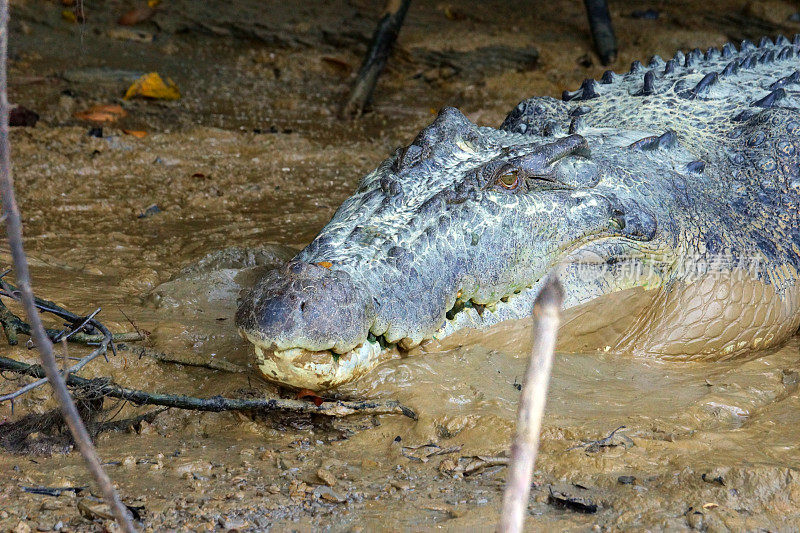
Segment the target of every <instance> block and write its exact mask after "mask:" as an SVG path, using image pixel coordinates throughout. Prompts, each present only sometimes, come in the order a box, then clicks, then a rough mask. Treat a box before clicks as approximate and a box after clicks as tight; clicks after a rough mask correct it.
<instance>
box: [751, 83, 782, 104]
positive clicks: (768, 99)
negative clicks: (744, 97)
mask: <svg viewBox="0 0 800 533" xmlns="http://www.w3.org/2000/svg"><path fill="white" fill-rule="evenodd" d="M785 96H786V89H783V88H780V89H775V90H774V91H772V92H771V93H769V94H768V95H767V96H765V97H764V98H761V99H760V100H756V101H755V102H753V103H752V104H750V105H751V106H753V107H763V108H769V107H772V106H774V105H775V104H776V103H777V102H778V100H780V99H782V98H784V97H785Z"/></svg>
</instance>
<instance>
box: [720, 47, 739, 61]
mask: <svg viewBox="0 0 800 533" xmlns="http://www.w3.org/2000/svg"><path fill="white" fill-rule="evenodd" d="M734 54H736V47H735V46H733V45H732V44H731V43H725V46H723V47H722V57H724V58H725V59H729V58H731V57H733V56H734Z"/></svg>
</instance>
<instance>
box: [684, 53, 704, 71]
mask: <svg viewBox="0 0 800 533" xmlns="http://www.w3.org/2000/svg"><path fill="white" fill-rule="evenodd" d="M701 59H703V52H701V51H700V49H699V48H695V49H694V50H692V51H691V52H689V53H688V54H686V62H685V64H684V66H685V67H687V68H688V67H693V66H694V65H696V64H697V63H699V62H700V60H701Z"/></svg>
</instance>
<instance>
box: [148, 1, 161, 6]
mask: <svg viewBox="0 0 800 533" xmlns="http://www.w3.org/2000/svg"><path fill="white" fill-rule="evenodd" d="M160 3H161V0H147V7H156V6H157V5H158V4H160Z"/></svg>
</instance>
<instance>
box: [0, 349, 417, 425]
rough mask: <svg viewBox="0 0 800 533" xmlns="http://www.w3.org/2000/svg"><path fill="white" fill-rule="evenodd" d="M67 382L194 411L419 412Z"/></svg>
mask: <svg viewBox="0 0 800 533" xmlns="http://www.w3.org/2000/svg"><path fill="white" fill-rule="evenodd" d="M5 370H7V371H10V372H14V373H17V374H24V375H27V376H32V377H35V378H38V377H42V376H44V371H43V370H42V368H41V367H40V366H39V365H29V364H26V363H22V362H20V361H16V360H14V359H9V358H7V357H0V371H5ZM66 382H67V385H68V386H69V387H72V388H75V389H81V390H83V391H87V392H90V393H92V394H93V395H96V396H98V397H99V396H108V397H110V398H120V399H123V400H128V401H130V402H132V403H134V404H137V405H161V406H164V407H177V408H179V409H188V410H192V411H213V412H220V411H262V412H263V411H284V412H292V413H302V414H315V415H324V416H331V417H343V416H348V415H352V414H362V415H367V414H369V415H375V414H402V415H404V416H407V417H409V418H411V419H413V420H417V414H416V413H415V412H414V411H413V410H411V409H409V408H408V407H406V406H404V405H402V404H401V403H400V402H397V401H395V400H382V401H373V400H352V401H345V400H328V401H325V402H323V403H322V404H320V405H319V406H316V405H314V403H313V402H308V401H304V400H286V399H282V398H255V399H246V398H223V397H222V396H214V397H212V398H195V397H192V396H182V395H175V394H158V393H150V392H145V391H141V390H136V389H128V388H125V387H120V386H119V385H116V384H115V383H113V382H112V381H111V380H110V379H108V378H95V379H86V378H82V377H79V376H76V375H73V374H69V375H68V376H67V378H66Z"/></svg>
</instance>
